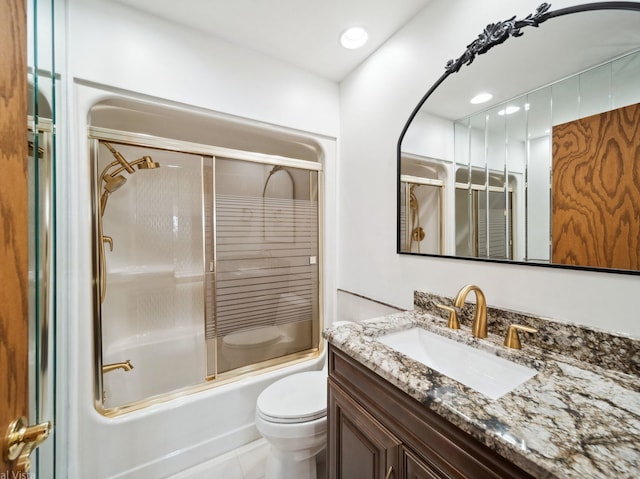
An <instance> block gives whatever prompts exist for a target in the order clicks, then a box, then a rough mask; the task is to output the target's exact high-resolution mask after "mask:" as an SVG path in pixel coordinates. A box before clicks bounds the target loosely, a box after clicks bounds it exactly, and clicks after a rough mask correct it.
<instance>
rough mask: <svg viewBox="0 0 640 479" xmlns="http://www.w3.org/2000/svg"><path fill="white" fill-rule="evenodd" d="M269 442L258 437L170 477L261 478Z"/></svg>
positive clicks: (176, 478) (182, 478)
mask: <svg viewBox="0 0 640 479" xmlns="http://www.w3.org/2000/svg"><path fill="white" fill-rule="evenodd" d="M268 451H269V444H268V443H267V442H266V441H265V440H264V439H259V440H257V441H254V442H252V443H250V444H247V445H246V446H243V447H241V448H239V449H236V450H234V451H231V452H228V453H227V454H224V455H222V456H219V457H216V458H215V459H212V460H211V461H208V462H204V463H202V464H200V465H198V466H196V467H192V468H191V469H188V470H186V471H183V472H181V473H179V474H176V475H174V476H172V477H171V479H195V478H196V477H197V478H201V479H204V478H211V479H213V478H225V479H263V478H264V465H265V461H266V458H267V453H268Z"/></svg>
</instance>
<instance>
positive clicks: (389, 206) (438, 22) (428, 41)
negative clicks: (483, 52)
mask: <svg viewBox="0 0 640 479" xmlns="http://www.w3.org/2000/svg"><path fill="white" fill-rule="evenodd" d="M576 3H578V2H573V1H570V0H564V1H557V2H554V3H553V8H554V9H557V8H562V7H566V6H569V5H572V4H576ZM538 5H539V2H538V1H537V0H521V1H519V2H504V1H502V0H486V1H483V2H477V1H474V0H457V1H455V2H453V1H450V0H434V1H433V2H432V3H431V4H430V5H429V6H428V7H427V8H426V9H425V10H424V11H422V12H421V13H420V14H419V15H418V16H417V17H416V18H415V19H414V20H413V21H412V22H410V23H409V24H408V25H407V26H406V27H405V28H403V29H402V30H401V31H400V32H398V33H397V34H396V35H395V36H394V37H393V38H392V39H391V40H390V41H389V42H387V43H386V44H385V45H384V46H383V47H382V48H380V49H379V50H378V51H377V52H376V53H375V54H374V55H373V56H372V57H370V58H369V59H368V60H367V61H366V62H365V63H363V64H362V65H361V66H360V67H359V68H358V69H357V70H356V71H354V72H353V73H352V74H351V75H350V76H349V77H348V78H346V79H345V80H344V81H343V82H342V83H341V85H340V93H341V105H340V107H341V111H340V121H341V129H340V171H339V204H340V208H339V221H338V231H339V234H338V242H337V244H338V257H339V262H338V264H339V269H338V286H339V288H341V289H345V290H347V291H353V292H355V293H359V294H362V295H364V296H368V297H372V298H376V299H378V300H380V301H383V302H386V303H389V304H394V305H398V306H401V307H406V308H411V307H412V298H413V296H412V295H413V291H414V290H415V289H420V290H426V291H432V292H435V293H440V294H446V295H455V294H456V292H457V291H458V290H459V289H460V287H462V286H463V285H464V284H467V283H477V284H479V285H480V286H481V287H482V288H483V289H484V291H485V293H486V295H487V300H488V302H489V303H490V304H492V305H496V306H501V307H505V308H510V309H514V310H520V311H525V312H530V313H534V314H539V315H542V316H545V317H550V318H554V319H557V320H559V321H565V322H575V323H581V324H586V325H590V326H594V327H598V328H603V329H607V330H611V331H616V332H620V333H624V334H627V335H631V336H634V337H640V322H639V321H637V316H638V315H637V314H636V313H635V311H637V309H638V307H640V304H639V303H640V299H639V298H638V295H637V291H638V287H639V286H640V276H629V275H621V274H612V273H597V272H588V271H573V270H566V269H556V268H553V269H552V268H541V267H533V266H518V265H501V264H492V263H483V262H476V261H463V260H452V259H445V258H428V257H413V256H402V255H397V254H396V253H395V251H396V174H397V172H396V144H397V140H398V137H399V135H400V131H401V129H402V127H403V125H404V123H405V121H406V119H407V118H408V116H409V114H410V112H411V111H412V110H413V108H414V107H415V105H416V104H417V102H418V100H419V99H420V98H421V97H422V95H423V94H424V93H425V91H426V90H427V89H428V87H429V86H430V85H431V84H432V83H433V82H435V81H436V80H437V79H438V78H439V77H440V75H441V74H442V72H443V71H444V65H445V63H446V62H447V61H448V60H449V59H453V58H457V57H459V56H460V55H461V54H462V53H463V52H464V50H465V48H466V45H468V44H469V43H470V42H471V41H473V40H474V39H475V38H476V37H477V35H478V34H479V33H480V32H482V31H483V29H484V27H485V26H486V25H487V24H489V23H491V22H495V21H498V20H504V19H507V18H510V17H511V16H512V15H517V16H518V18H522V17H524V16H526V15H528V14H529V13H531V12H533V11H534V10H535V8H536V7H537V6H538ZM541 28H544V27H541ZM525 35H526V33H525ZM489 54H490V53H489ZM463 68H464V67H463Z"/></svg>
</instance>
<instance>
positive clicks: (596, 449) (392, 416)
mask: <svg viewBox="0 0 640 479" xmlns="http://www.w3.org/2000/svg"><path fill="white" fill-rule="evenodd" d="M416 298H417V301H416V305H417V308H416V309H415V310H414V311H410V312H403V313H398V314H393V315H390V316H385V317H381V318H375V319H371V320H366V321H363V322H360V323H345V322H343V323H338V324H336V325H334V326H332V327H331V328H329V329H327V330H326V331H325V338H326V339H327V340H328V342H329V393H328V398H329V400H328V420H329V421H328V446H327V447H328V450H327V469H328V477H329V479H339V478H342V479H361V478H362V479H364V478H367V479H368V478H376V479H399V478H403V479H404V478H413V479H423V478H429V479H434V478H449V477H451V478H483V479H484V478H530V477H535V478H580V479H585V478H604V477H606V478H631V477H637V474H638V471H639V468H640V380H639V376H638V363H639V362H640V357H638V356H639V355H638V351H639V350H640V348H638V341H637V340H633V339H630V338H624V337H619V336H612V335H608V334H607V333H604V332H601V331H595V330H588V329H584V328H581V327H577V326H573V325H564V324H561V323H555V322H552V321H548V320H543V319H540V318H534V317H530V316H526V315H522V314H519V313H512V312H504V311H499V310H495V309H491V308H490V309H489V335H488V337H487V338H486V339H477V338H473V337H472V335H471V333H470V328H469V323H470V315H469V312H470V311H469V309H470V307H469V306H467V307H465V310H467V311H464V310H463V314H462V315H461V325H462V327H461V329H460V330H451V329H448V328H447V327H446V324H447V321H446V320H445V319H444V318H443V317H441V316H440V315H439V314H438V311H437V308H435V304H436V303H442V302H445V303H446V302H447V298H441V297H429V296H428V295H420V294H418V293H417V296H416ZM514 321H517V322H518V323H519V324H523V323H524V324H527V325H529V326H530V327H537V328H536V329H538V328H539V333H537V335H527V336H524V335H523V336H522V344H523V347H522V349H521V350H513V349H508V348H506V347H504V345H503V341H504V334H503V333H504V332H505V331H506V328H507V327H508V325H509V324H511V323H512V322H514ZM415 327H419V328H421V329H425V330H428V331H430V332H433V333H436V334H438V335H441V336H445V337H448V338H449V339H453V340H455V341H457V342H460V343H464V344H466V345H468V346H471V347H473V348H478V349H481V350H484V351H485V352H487V353H490V354H491V355H495V356H498V357H501V358H504V359H507V360H509V361H510V362H513V363H517V364H520V365H523V366H527V367H529V368H533V369H535V371H536V374H535V376H534V377H532V378H531V379H528V380H526V381H525V382H524V383H522V384H520V385H518V386H516V387H514V388H513V389H512V390H511V391H509V392H507V393H504V394H502V395H501V396H500V397H498V398H496V399H491V398H490V397H488V396H487V395H485V394H481V393H479V392H477V391H476V390H474V389H472V388H470V387H467V386H465V385H464V384H462V383H460V382H457V381H454V380H453V379H451V378H450V377H448V376H446V375H444V374H441V373H439V372H437V371H435V370H434V369H431V368H429V367H427V366H426V365H424V364H423V363H422V362H419V361H416V360H414V359H411V358H410V357H408V356H407V355H405V354H403V353H401V352H399V351H397V350H395V349H393V348H392V347H389V346H387V345H385V344H383V343H382V342H380V341H379V339H380V338H381V337H383V336H385V335H388V334H389V333H392V332H396V331H403V330H408V329H411V328H415ZM554 332H555V334H554ZM496 333H498V334H496ZM552 336H553V338H552ZM592 342H595V343H600V349H599V350H595V351H594V350H593V348H591V347H590V345H591V343H592ZM569 343H571V344H572V345H569ZM605 358H606V359H605ZM460 360H461V362H462V361H464V360H463V359H462V358H461V359H460ZM612 364H613V366H612ZM615 364H619V365H620V367H619V368H616V367H615ZM467 366H468V367H472V366H473V365H472V364H467Z"/></svg>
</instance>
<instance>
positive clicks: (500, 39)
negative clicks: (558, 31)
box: [444, 3, 551, 73]
mask: <svg viewBox="0 0 640 479" xmlns="http://www.w3.org/2000/svg"><path fill="white" fill-rule="evenodd" d="M550 8H551V4H549V3H543V4H541V5H540V6H539V7H538V8H536V12H535V13H530V14H529V15H527V16H526V17H525V18H523V19H522V20H516V19H515V18H516V16H515V15H514V16H513V17H511V18H509V19H508V20H504V21H502V22H498V23H490V24H489V25H487V26H486V27H485V29H484V31H483V32H482V33H481V34H480V35H479V36H478V38H477V39H475V40H474V41H473V42H472V43H470V44H469V45H467V50H466V51H465V52H464V53H463V54H462V56H461V57H460V58H458V59H457V60H449V61H448V62H447V64H446V66H445V68H444V69H445V71H446V72H447V73H456V72H457V71H459V70H460V68H461V67H462V65H471V64H472V63H473V60H475V58H476V56H477V55H482V54H483V53H487V52H488V51H489V50H491V49H492V48H493V47H495V46H496V45H500V44H501V43H504V42H505V41H506V40H507V38H509V37H520V36H522V35H523V33H522V32H521V30H522V29H523V28H524V27H537V26H538V25H540V24H541V23H542V22H544V21H546V20H547V19H548V18H549V15H548V14H547V12H548V11H549V9H550Z"/></svg>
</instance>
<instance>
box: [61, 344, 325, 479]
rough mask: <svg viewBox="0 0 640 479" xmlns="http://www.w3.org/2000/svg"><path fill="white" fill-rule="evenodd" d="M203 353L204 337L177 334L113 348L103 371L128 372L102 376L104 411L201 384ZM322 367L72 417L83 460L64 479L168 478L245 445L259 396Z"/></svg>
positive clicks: (252, 435) (315, 364) (312, 364)
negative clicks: (123, 366)
mask: <svg viewBox="0 0 640 479" xmlns="http://www.w3.org/2000/svg"><path fill="white" fill-rule="evenodd" d="M141 339H144V341H142V340H141ZM202 345H203V341H202V336H199V337H198V336H195V335H193V334H191V335H184V334H182V335H180V334H178V333H176V334H171V335H165V337H161V336H157V335H156V337H154V338H150V337H145V338H138V339H137V340H136V341H135V342H132V341H129V342H121V343H119V344H114V345H113V346H112V347H111V348H110V350H109V351H104V352H103V354H104V357H105V361H104V362H105V364H108V363H109V361H111V362H121V361H124V360H126V359H129V360H130V361H131V363H132V364H133V366H134V369H133V370H131V371H129V372H125V371H122V370H116V371H112V372H109V373H107V374H105V380H104V381H105V382H104V386H105V390H106V392H107V403H106V405H107V406H109V404H111V405H113V404H122V403H127V402H130V401H134V400H137V399H140V398H141V397H145V396H147V395H153V394H156V393H157V392H158V390H159V387H160V384H162V387H163V388H167V387H173V386H177V387H182V386H185V385H186V384H185V383H191V384H197V383H201V382H202V378H203V377H204V376H203V375H204V366H202V369H201V370H194V368H193V365H194V364H203V363H204V349H203V346H202ZM159 351H161V352H162V354H158V352H159ZM194 356H198V359H199V361H198V362H197V363H194V362H193V358H194ZM323 362H324V358H323V357H321V358H317V359H314V360H309V361H306V362H304V363H300V364H296V365H293V366H288V367H285V368H282V369H279V370H277V371H272V372H268V373H264V374H259V375H257V376H254V377H250V378H245V379H241V380H239V381H237V382H234V383H230V384H226V385H222V386H218V387H213V388H210V389H206V390H204V391H200V392H196V393H191V394H187V395H183V396H180V397H178V398H175V399H172V400H169V401H164V402H159V403H157V404H152V405H150V406H148V407H145V408H142V409H138V410H135V411H132V412H128V413H125V414H122V415H119V416H115V417H105V416H103V415H102V414H100V413H99V412H98V411H97V410H96V409H93V408H91V409H89V408H86V409H85V410H84V411H82V410H81V411H78V416H77V417H78V418H79V421H80V423H79V424H78V425H77V427H78V428H79V434H80V435H81V438H80V441H79V445H80V446H79V447H80V454H81V457H80V458H79V460H78V463H77V464H78V469H79V470H78V471H74V472H73V473H71V474H70V476H69V477H78V478H80V477H92V478H96V479H98V478H127V479H129V478H131V479H137V478H140V479H149V478H162V477H168V476H170V475H173V474H176V473H178V472H180V471H184V470H186V469H189V468H192V467H194V466H196V465H198V464H201V463H204V462H206V461H209V460H211V459H213V458H216V457H218V456H221V455H223V454H225V453H227V452H229V451H231V450H234V449H237V448H239V447H241V446H244V445H247V444H249V443H251V442H252V441H255V440H256V439H259V438H260V435H259V433H258V432H257V430H256V428H255V424H254V414H255V403H256V400H257V397H258V395H259V394H260V392H262V390H263V389H264V388H265V387H267V386H268V385H269V384H271V383H272V382H273V381H275V380H277V379H279V378H281V377H283V376H285V375H288V374H292V373H295V372H299V371H306V370H311V369H320V368H321V367H322V364H323ZM187 364H188V365H189V367H188V368H186V367H185V365H187ZM96 444H99V445H100V446H99V447H98V448H96V447H95V445H96Z"/></svg>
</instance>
